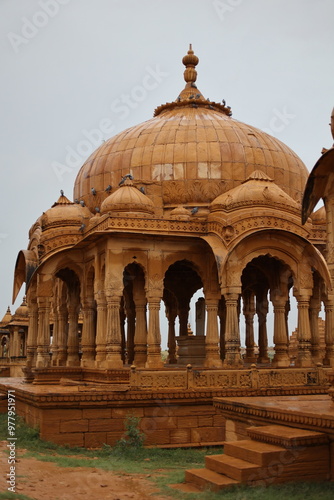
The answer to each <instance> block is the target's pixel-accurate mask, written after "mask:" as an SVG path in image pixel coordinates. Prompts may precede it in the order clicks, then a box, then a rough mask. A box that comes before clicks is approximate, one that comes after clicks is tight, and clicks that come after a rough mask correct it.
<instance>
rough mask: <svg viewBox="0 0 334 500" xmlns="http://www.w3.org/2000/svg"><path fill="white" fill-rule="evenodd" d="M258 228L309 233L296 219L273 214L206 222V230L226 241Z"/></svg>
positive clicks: (301, 233) (304, 235)
mask: <svg viewBox="0 0 334 500" xmlns="http://www.w3.org/2000/svg"><path fill="white" fill-rule="evenodd" d="M259 229H279V230H283V231H290V232H293V233H294V234H297V235H299V236H302V237H303V238H307V237H308V235H309V233H308V231H306V230H305V229H304V228H303V227H301V226H300V225H299V224H297V221H293V220H290V219H283V218H280V217H277V216H274V215H268V216H256V215H254V216H252V217H243V218H242V220H235V219H234V220H233V222H232V221H231V223H227V222H226V220H222V221H219V220H218V219H217V218H215V219H214V220H210V221H209V222H208V231H209V232H213V233H216V234H218V235H219V236H221V237H222V238H223V239H224V241H225V242H226V243H232V242H233V241H234V240H235V239H237V238H240V236H242V235H243V234H246V233H248V232H252V231H258V230H259Z"/></svg>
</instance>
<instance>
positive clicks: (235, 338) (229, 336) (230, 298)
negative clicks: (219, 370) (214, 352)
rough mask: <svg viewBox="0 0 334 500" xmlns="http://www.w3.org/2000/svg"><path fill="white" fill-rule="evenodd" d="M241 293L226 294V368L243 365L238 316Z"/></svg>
mask: <svg viewBox="0 0 334 500" xmlns="http://www.w3.org/2000/svg"><path fill="white" fill-rule="evenodd" d="M238 301H239V294H237V293H229V292H227V293H226V294H225V302H226V328H225V360H224V368H240V366H242V365H243V362H242V359H241V355H240V331H239V318H238Z"/></svg>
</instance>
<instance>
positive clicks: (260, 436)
mask: <svg viewBox="0 0 334 500" xmlns="http://www.w3.org/2000/svg"><path fill="white" fill-rule="evenodd" d="M247 434H248V435H249V437H250V438H251V439H254V440H255V441H261V442H263V443H268V444H274V445H277V446H283V447H285V448H297V447H300V446H315V445H320V444H326V443H328V437H327V436H326V434H323V433H322V432H314V431H309V430H305V429H297V428H294V427H286V426H284V425H264V426H262V427H258V426H257V427H248V429H247Z"/></svg>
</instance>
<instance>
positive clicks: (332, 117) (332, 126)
mask: <svg viewBox="0 0 334 500" xmlns="http://www.w3.org/2000/svg"><path fill="white" fill-rule="evenodd" d="M330 126H331V132H332V137H333V139H334V108H333V109H332V114H331V122H330Z"/></svg>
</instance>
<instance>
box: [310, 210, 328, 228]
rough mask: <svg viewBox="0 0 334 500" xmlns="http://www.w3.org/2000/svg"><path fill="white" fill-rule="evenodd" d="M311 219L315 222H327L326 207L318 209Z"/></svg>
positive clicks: (321, 223)
mask: <svg viewBox="0 0 334 500" xmlns="http://www.w3.org/2000/svg"><path fill="white" fill-rule="evenodd" d="M311 219H312V222H313V224H316V225H319V226H320V225H323V224H326V209H325V207H324V206H322V207H320V208H319V209H318V210H316V211H315V212H313V214H311Z"/></svg>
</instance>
